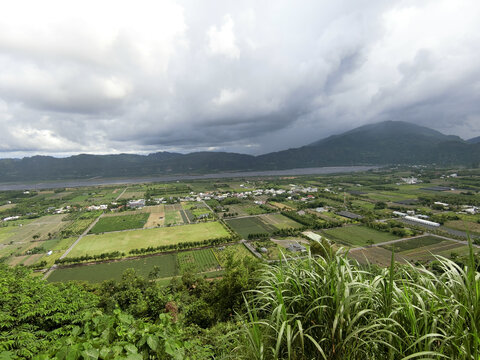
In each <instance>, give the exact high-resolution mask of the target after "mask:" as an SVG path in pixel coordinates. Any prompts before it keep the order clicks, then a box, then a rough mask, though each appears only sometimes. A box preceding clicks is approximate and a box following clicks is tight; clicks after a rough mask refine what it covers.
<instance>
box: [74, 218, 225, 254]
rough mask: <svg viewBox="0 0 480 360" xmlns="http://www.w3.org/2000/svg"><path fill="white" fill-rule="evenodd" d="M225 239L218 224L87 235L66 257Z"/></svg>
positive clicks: (223, 232) (126, 251)
mask: <svg viewBox="0 0 480 360" xmlns="http://www.w3.org/2000/svg"><path fill="white" fill-rule="evenodd" d="M227 236H229V233H228V231H227V230H226V229H225V228H224V227H223V226H222V225H221V224H220V223H219V222H208V223H199V224H191V225H183V226H171V227H162V228H153V229H142V230H131V231H122V232H111V233H103V234H99V235H87V236H85V237H84V238H82V240H80V242H79V243H78V244H77V245H76V246H75V247H74V248H73V250H72V251H71V252H70V254H69V257H77V256H82V255H87V254H88V255H94V254H101V253H105V252H111V251H120V252H125V253H128V251H130V250H132V249H138V248H146V247H149V246H153V247H156V246H160V245H170V244H178V243H181V242H195V241H203V240H207V239H213V238H218V237H227Z"/></svg>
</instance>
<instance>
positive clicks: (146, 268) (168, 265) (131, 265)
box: [48, 249, 219, 283]
mask: <svg viewBox="0 0 480 360" xmlns="http://www.w3.org/2000/svg"><path fill="white" fill-rule="evenodd" d="M218 267H219V263H218V261H217V258H216V256H215V255H214V253H213V251H212V249H202V250H196V251H183V252H179V253H171V254H164V255H155V256H147V257H142V258H139V259H130V260H123V261H112V262H106V263H100V264H92V265H81V266H74V267H70V268H62V269H58V270H55V271H54V272H53V273H52V274H51V275H50V276H49V277H48V281H50V282H59V281H61V282H63V281H70V280H80V281H88V282H91V283H97V282H102V281H105V280H112V279H113V280H120V279H121V276H122V274H123V272H124V271H125V270H127V269H134V270H135V272H136V273H137V274H138V275H141V276H143V277H146V278H156V279H161V278H170V277H173V276H177V275H181V274H182V273H183V272H184V271H194V272H197V273H198V272H209V271H216V270H217V269H218Z"/></svg>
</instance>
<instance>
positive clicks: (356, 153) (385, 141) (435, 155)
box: [0, 121, 480, 182]
mask: <svg viewBox="0 0 480 360" xmlns="http://www.w3.org/2000/svg"><path fill="white" fill-rule="evenodd" d="M479 162H480V137H479V138H474V139H470V140H468V141H465V140H463V139H461V138H460V137H458V136H453V135H444V134H442V133H440V132H438V131H436V130H432V129H429V128H426V127H423V126H419V125H415V124H412V123H408V122H402V121H385V122H380V123H376V124H370V125H365V126H361V127H358V128H355V129H353V130H350V131H347V132H345V133H342V134H339V135H333V136H330V137H327V138H325V139H322V140H319V141H316V142H314V143H311V144H308V145H305V146H302V147H299V148H293V149H288V150H283V151H278V152H273V153H268V154H264V155H258V156H253V155H245V154H237V153H227V152H193V153H189V154H180V153H171V152H157V153H153V154H149V155H132V154H118V155H86V154H80V155H75V156H70V157H67V158H55V157H51V156H33V157H25V158H23V159H2V160H0V182H16V181H37V180H62V179H85V178H92V177H136V176H154V175H167V174H168V175H171V174H202V173H215V172H221V171H249V170H280V169H292V168H306V167H321V166H348V165H388V164H438V165H466V166H478V164H479Z"/></svg>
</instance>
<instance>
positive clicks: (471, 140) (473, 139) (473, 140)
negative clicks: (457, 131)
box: [467, 136, 480, 144]
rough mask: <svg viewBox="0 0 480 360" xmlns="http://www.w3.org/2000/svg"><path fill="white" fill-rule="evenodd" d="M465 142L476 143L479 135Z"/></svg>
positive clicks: (478, 141)
mask: <svg viewBox="0 0 480 360" xmlns="http://www.w3.org/2000/svg"><path fill="white" fill-rule="evenodd" d="M467 142H468V143H469V144H478V143H480V136H477V137H474V138H471V139H468V140H467Z"/></svg>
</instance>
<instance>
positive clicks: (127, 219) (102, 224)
mask: <svg viewBox="0 0 480 360" xmlns="http://www.w3.org/2000/svg"><path fill="white" fill-rule="evenodd" d="M149 216H150V215H149V214H148V213H142V214H132V215H121V216H106V217H102V218H101V219H100V220H99V221H98V222H97V223H96V224H95V226H94V227H93V228H92V230H90V233H91V234H100V233H106V232H110V231H120V230H130V229H139V228H142V227H143V225H145V223H146V222H147V220H148V217H149Z"/></svg>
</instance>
